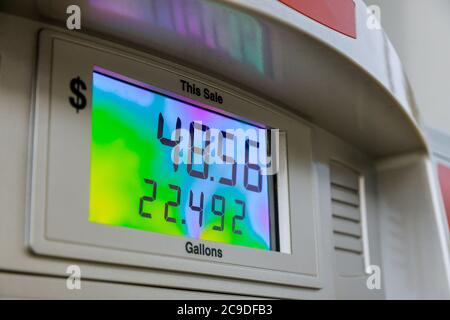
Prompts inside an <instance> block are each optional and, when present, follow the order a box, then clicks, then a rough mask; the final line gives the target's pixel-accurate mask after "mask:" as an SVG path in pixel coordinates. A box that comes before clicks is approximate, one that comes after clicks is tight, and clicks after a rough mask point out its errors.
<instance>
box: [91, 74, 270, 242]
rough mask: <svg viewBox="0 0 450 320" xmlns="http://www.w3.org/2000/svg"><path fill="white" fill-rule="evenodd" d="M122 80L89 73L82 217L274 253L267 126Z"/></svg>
mask: <svg viewBox="0 0 450 320" xmlns="http://www.w3.org/2000/svg"><path fill="white" fill-rule="evenodd" d="M124 79H125V78H122V77H121V76H113V77H111V76H109V75H105V74H103V73H100V72H97V71H94V73H93V94H92V142H91V173H90V174H91V175H90V204H89V220H90V222H93V223H100V224H107V225H113V226H121V227H128V228H135V229H139V230H144V231H149V232H154V233H159V234H164V235H172V236H181V237H186V238H193V239H199V240H207V241H214V242H221V243H226V244H232V245H240V246H246V247H250V248H258V249H264V250H276V249H275V248H274V246H273V245H272V243H273V239H272V241H271V237H273V236H272V234H273V232H272V229H273V227H274V225H273V224H274V223H273V221H274V219H273V218H271V217H272V216H271V215H272V214H274V213H273V211H274V210H273V209H271V208H272V207H274V206H273V189H274V187H273V176H269V175H264V173H263V170H262V167H263V164H264V163H265V161H267V157H268V156H267V151H268V149H269V148H270V146H269V140H270V139H269V138H268V135H269V134H268V129H265V128H263V127H260V126H256V125H253V124H250V123H249V122H246V121H244V120H238V119H236V118H234V117H232V116H230V115H226V114H225V113H224V112H221V111H217V110H212V109H209V108H207V107H204V106H203V107H200V106H197V105H195V103H188V102H184V101H182V100H181V99H177V98H175V97H171V96H172V95H171V96H168V95H165V94H162V93H158V92H156V89H155V90H153V89H150V88H148V87H147V86H146V85H144V84H139V83H137V82H136V83H135V82H132V81H131V80H124ZM174 96H175V95H174Z"/></svg>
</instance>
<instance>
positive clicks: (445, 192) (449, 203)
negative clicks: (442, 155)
mask: <svg viewBox="0 0 450 320" xmlns="http://www.w3.org/2000/svg"><path fill="white" fill-rule="evenodd" d="M438 174H439V183H440V184H441V192H442V197H443V199H444V206H445V211H446V212H447V222H448V224H449V228H450V167H447V166H444V165H439V167H438Z"/></svg>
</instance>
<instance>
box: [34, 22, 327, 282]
mask: <svg viewBox="0 0 450 320" xmlns="http://www.w3.org/2000/svg"><path fill="white" fill-rule="evenodd" d="M68 61H70V63H67V62H68ZM96 65H97V66H101V67H102V68H104V69H108V70H114V72H116V73H119V74H122V75H124V76H127V77H129V78H132V79H137V80H138V81H140V82H143V83H151V84H153V85H155V86H157V87H158V88H162V89H164V90H168V91H170V92H173V93H175V94H177V95H180V96H182V97H184V98H185V99H187V100H190V99H192V97H189V96H187V95H186V94H185V93H183V92H182V91H181V89H180V88H179V86H178V82H179V80H180V79H186V80H190V81H194V82H197V83H201V84H202V85H205V86H207V87H209V88H214V89H215V90H219V91H220V92H221V94H222V95H223V96H224V100H225V101H227V103H226V105H221V106H217V107H218V108H219V109H223V110H225V111H228V112H231V113H233V114H237V115H241V116H242V117H244V118H251V119H255V120H256V121H258V122H259V123H265V124H266V125H268V126H271V127H276V128H280V129H282V130H283V132H285V133H287V135H288V136H289V137H295V139H291V138H290V139H288V138H287V137H286V135H284V136H283V139H282V140H284V141H285V142H286V145H284V146H283V145H280V149H283V152H282V154H285V155H286V157H285V159H281V160H280V170H281V171H280V176H279V178H280V179H278V180H279V181H278V190H279V199H283V203H284V204H283V206H280V209H279V213H280V214H279V218H280V248H281V251H282V252H275V251H263V250H255V249H250V248H246V247H239V246H231V245H226V244H219V245H217V244H216V243H214V244H213V245H214V246H217V247H220V248H222V249H223V250H224V252H225V254H224V257H223V258H222V259H212V258H210V257H204V256H193V255H190V254H188V253H186V252H185V250H184V245H185V243H186V240H185V239H183V238H178V237H176V239H168V237H169V236H164V235H162V236H161V235H159V234H155V233H149V232H144V231H139V230H135V229H127V228H121V227H111V226H104V225H96V224H92V223H90V222H89V221H88V209H86V208H87V206H88V202H89V201H88V200H89V170H86V168H89V159H90V157H89V154H90V134H91V121H90V115H91V112H80V113H79V114H77V113H75V112H74V109H73V108H71V107H70V106H68V102H67V100H68V97H69V96H70V95H71V91H70V90H69V86H68V84H69V83H70V80H71V79H72V78H73V76H74V75H75V76H77V75H78V76H80V77H82V78H83V79H86V84H87V87H88V88H90V89H88V90H87V92H86V96H87V99H88V101H91V98H92V92H91V89H92V83H91V82H92V81H91V78H92V70H93V68H94V66H96ZM195 102H196V103H199V104H205V105H206V104H210V103H209V102H208V101H205V100H203V99H202V98H199V99H195ZM88 107H90V106H88ZM34 115H35V117H34V125H33V155H32V168H31V177H30V181H31V185H30V197H29V198H30V203H29V208H30V220H29V221H30V226H29V230H30V233H29V239H28V243H29V247H30V249H31V250H32V251H33V252H35V253H37V254H43V255H50V256H56V257H63V258H71V259H78V260H89V261H95V262H103V263H113V264H117V265H127V266H135V267H141V268H156V269H162V270H165V271H175V272H182V273H190V274H201V275H204V276H211V277H225V278H235V279H241V280H248V281H257V282H265V283H275V284H282V285H289V286H303V287H311V288H320V287H322V281H321V276H320V275H319V265H318V262H319V261H318V260H319V259H318V257H319V252H318V238H317V235H318V229H317V228H318V225H317V220H316V214H315V212H316V208H315V205H314V199H315V196H314V190H315V187H314V186H315V183H314V178H313V164H312V148H311V129H310V127H309V126H308V125H306V123H304V122H302V120H301V119H300V118H298V117H296V116H294V115H292V114H291V113H289V112H285V111H283V110H282V109H280V108H278V107H277V106H275V105H273V104H270V103H269V102H267V101H264V100H261V99H259V98H257V97H255V96H252V95H250V94H248V93H245V92H243V91H241V90H239V89H237V88H235V87H232V86H230V85H229V84H227V83H225V82H222V81H220V80H217V79H214V78H211V77H208V76H206V75H204V74H201V73H199V72H197V71H195V70H192V69H188V68H186V67H183V66H180V65H177V64H174V63H170V62H168V61H166V60H163V59H159V58H156V57H154V56H151V55H144V54H143V53H141V52H136V51H132V50H130V49H127V48H123V47H117V46H115V45H112V44H110V43H102V41H101V40H95V41H92V39H91V40H89V38H87V39H85V38H82V37H73V36H69V35H67V34H63V33H58V32H54V31H48V30H45V31H42V32H41V33H40V42H39V61H38V73H37V80H36V97H35V105H34ZM62 120H63V121H62ZM68 142H70V146H69V147H68ZM68 168H70V170H68ZM65 175H66V176H65ZM63 178H64V179H66V180H67V179H68V180H69V181H70V184H67V183H66V182H65V181H64V180H63ZM61 186H64V188H62V187H61ZM293 231H295V232H293ZM170 238H173V237H170ZM196 243H199V244H206V245H211V243H210V242H204V241H196ZM159 244H164V248H157V245H159ZM283 252H289V253H283Z"/></svg>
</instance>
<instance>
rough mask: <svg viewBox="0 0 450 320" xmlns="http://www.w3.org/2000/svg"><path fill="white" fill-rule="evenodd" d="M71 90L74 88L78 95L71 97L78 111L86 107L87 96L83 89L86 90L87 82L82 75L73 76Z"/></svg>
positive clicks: (70, 99) (73, 90)
mask: <svg viewBox="0 0 450 320" xmlns="http://www.w3.org/2000/svg"><path fill="white" fill-rule="evenodd" d="M70 90H72V92H73V93H74V94H75V96H76V97H75V98H74V97H69V102H70V104H71V105H72V107H74V108H75V109H77V113H78V112H80V110H83V109H84V108H85V107H86V96H85V95H84V94H83V93H82V92H81V91H82V90H86V84H85V83H84V81H83V80H81V79H80V77H77V78H73V79H72V81H70Z"/></svg>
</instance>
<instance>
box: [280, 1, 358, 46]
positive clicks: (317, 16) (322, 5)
mask: <svg viewBox="0 0 450 320" xmlns="http://www.w3.org/2000/svg"><path fill="white" fill-rule="evenodd" d="M279 1H281V2H282V3H284V4H285V5H287V6H289V7H291V8H292V9H294V10H296V11H298V12H300V13H302V14H304V15H305V16H308V17H309V18H311V19H314V20H316V21H317V22H319V23H321V24H323V25H325V26H327V27H329V28H331V29H333V30H336V31H338V32H341V33H343V34H345V35H347V36H349V37H352V38H355V39H356V12H355V3H354V2H353V0H279Z"/></svg>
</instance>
